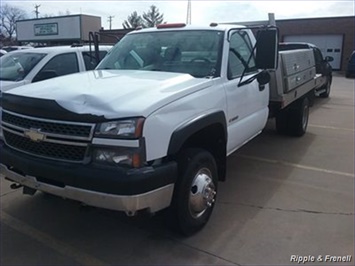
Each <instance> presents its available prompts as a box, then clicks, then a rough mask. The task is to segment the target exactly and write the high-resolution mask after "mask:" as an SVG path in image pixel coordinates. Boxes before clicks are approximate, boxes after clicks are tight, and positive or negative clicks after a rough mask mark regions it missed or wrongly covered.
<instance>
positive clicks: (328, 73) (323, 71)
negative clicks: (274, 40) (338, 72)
mask: <svg viewBox="0 0 355 266" xmlns="http://www.w3.org/2000/svg"><path fill="white" fill-rule="evenodd" d="M295 49H312V50H313V53H314V59H315V61H316V73H317V75H318V76H317V85H316V88H315V94H316V96H320V97H322V98H327V97H329V93H330V86H331V84H332V78H333V76H332V67H331V65H330V64H329V62H332V61H333V60H334V58H333V57H331V56H326V57H323V55H322V52H321V50H320V49H319V48H318V47H317V46H315V45H314V44H311V43H302V42H287V43H280V44H279V50H280V51H286V50H295Z"/></svg>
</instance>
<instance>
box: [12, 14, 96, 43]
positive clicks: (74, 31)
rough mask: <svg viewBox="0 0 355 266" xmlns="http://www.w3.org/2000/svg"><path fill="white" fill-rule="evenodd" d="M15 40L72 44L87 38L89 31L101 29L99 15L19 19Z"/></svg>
mask: <svg viewBox="0 0 355 266" xmlns="http://www.w3.org/2000/svg"><path fill="white" fill-rule="evenodd" d="M16 26H17V41H19V42H35V43H47V44H50V45H51V44H52V45H53V44H55V45H59V44H72V43H74V42H85V41H88V40H89V32H90V31H93V32H98V31H99V30H100V29H101V17H96V16H88V15H69V16H58V17H49V18H40V19H27V20H19V21H17V22H16Z"/></svg>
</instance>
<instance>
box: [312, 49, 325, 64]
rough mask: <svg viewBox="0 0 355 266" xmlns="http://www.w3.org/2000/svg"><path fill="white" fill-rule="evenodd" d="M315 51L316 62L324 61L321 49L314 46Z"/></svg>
mask: <svg viewBox="0 0 355 266" xmlns="http://www.w3.org/2000/svg"><path fill="white" fill-rule="evenodd" d="M313 51H314V58H315V60H316V63H317V64H319V63H321V62H322V61H323V55H322V53H321V51H320V50H319V49H317V48H314V49H313Z"/></svg>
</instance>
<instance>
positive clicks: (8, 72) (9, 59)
mask: <svg viewBox="0 0 355 266" xmlns="http://www.w3.org/2000/svg"><path fill="white" fill-rule="evenodd" d="M45 56H46V54H44V53H31V52H26V53H16V52H11V53H7V54H6V55H4V56H2V57H1V58H0V80H8V81H20V80H23V79H24V78H25V77H26V76H27V74H28V73H29V72H30V71H31V70H32V69H33V68H34V67H35V65H37V64H38V62H39V61H41V59H42V58H43V57H45Z"/></svg>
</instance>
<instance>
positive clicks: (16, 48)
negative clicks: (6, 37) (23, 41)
mask: <svg viewBox="0 0 355 266" xmlns="http://www.w3.org/2000/svg"><path fill="white" fill-rule="evenodd" d="M30 48H33V47H32V46H17V45H13V46H4V47H3V48H2V49H3V50H5V51H6V52H8V53H9V52H12V51H17V50H24V49H30Z"/></svg>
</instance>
